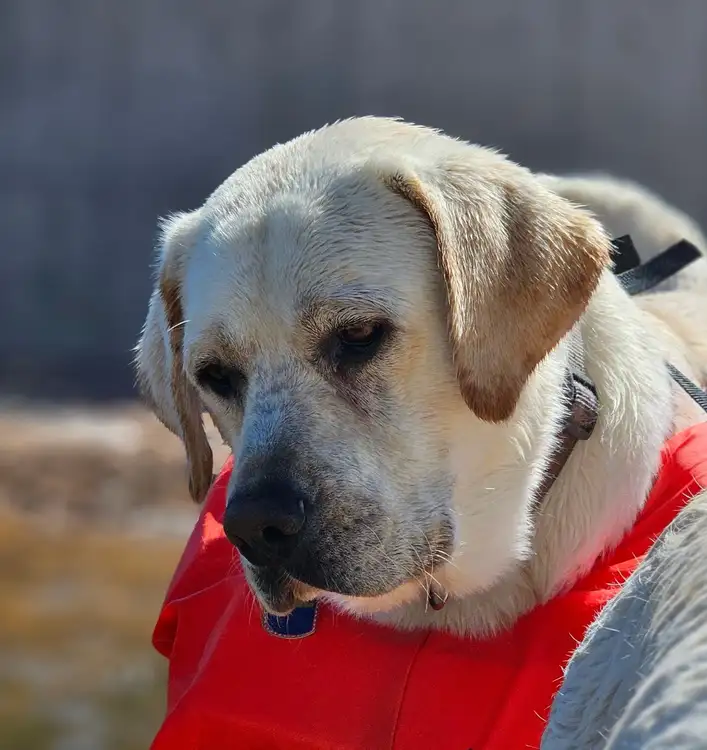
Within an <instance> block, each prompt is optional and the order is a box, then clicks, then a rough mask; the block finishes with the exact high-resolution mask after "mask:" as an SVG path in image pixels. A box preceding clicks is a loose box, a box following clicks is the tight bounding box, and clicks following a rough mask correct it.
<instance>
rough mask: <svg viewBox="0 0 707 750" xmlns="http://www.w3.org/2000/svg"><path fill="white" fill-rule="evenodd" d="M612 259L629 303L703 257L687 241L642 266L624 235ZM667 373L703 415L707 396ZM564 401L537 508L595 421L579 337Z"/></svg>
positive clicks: (595, 399) (572, 348)
mask: <svg viewBox="0 0 707 750" xmlns="http://www.w3.org/2000/svg"><path fill="white" fill-rule="evenodd" d="M611 244H612V247H613V256H614V267H613V270H614V273H615V274H616V277H617V278H618V280H619V282H620V283H621V285H622V286H623V288H624V289H625V290H626V293H627V294H628V295H629V296H631V297H634V296H636V295H638V294H642V293H643V292H646V291H648V290H649V289H652V288H653V287H655V286H657V285H658V284H660V283H661V282H663V281H665V280H666V279H668V278H670V277H671V276H674V275H675V274H676V273H678V271H681V270H682V269H683V268H685V267H686V266H688V265H690V263H692V262H693V261H695V260H697V259H698V258H700V257H702V253H701V252H700V251H699V250H698V249H697V248H696V247H695V246H694V245H693V244H692V243H690V242H688V241H687V240H680V242H676V243H675V244H674V245H671V246H670V247H669V248H668V249H667V250H664V251H663V252H662V253H660V254H659V255H657V256H655V257H654V258H651V259H650V260H649V261H646V262H645V263H643V264H641V261H640V256H639V254H638V252H637V250H636V248H635V246H634V244H633V240H632V239H631V237H630V236H629V235H623V236H622V237H618V238H616V239H615V240H612V242H611ZM666 367H667V370H668V372H669V374H670V376H671V377H672V378H673V380H674V381H675V382H676V383H677V384H678V385H679V386H680V387H681V388H682V389H683V390H684V391H685V392H686V393H687V394H688V395H689V396H690V397H691V398H692V399H693V400H694V401H695V402H696V403H697V404H699V406H701V407H702V409H704V410H705V411H707V394H705V392H704V391H703V390H702V389H701V388H700V387H699V386H697V385H695V383H693V382H692V381H691V380H690V379H689V378H687V377H686V376H685V375H683V373H681V372H680V370H678V369H677V368H676V367H675V366H674V365H672V364H671V363H670V362H666ZM563 399H564V401H565V402H566V404H567V417H566V420H565V424H564V426H563V427H562V431H561V432H560V435H559V442H558V445H557V448H556V449H555V452H554V453H553V455H552V458H551V459H550V462H549V464H548V468H547V469H546V473H545V477H544V479H543V481H542V483H541V485H540V487H539V488H538V492H537V495H536V498H537V502H538V503H540V502H542V501H543V499H544V498H545V496H546V495H547V493H548V492H549V491H550V488H551V487H552V485H553V484H554V483H555V480H556V479H557V477H558V476H559V475H560V472H561V471H562V469H563V467H564V465H565V464H566V463H567V460H568V459H569V457H570V455H571V454H572V451H573V450H574V447H575V446H576V445H577V443H578V442H579V441H580V440H589V438H590V437H591V436H592V432H593V431H594V427H595V426H596V423H597V418H598V416H599V396H598V394H597V389H596V386H595V385H594V383H593V382H592V379H591V378H590V377H589V376H588V375H587V372H586V369H585V366H584V347H583V344H582V339H581V336H580V334H579V331H578V330H577V329H576V328H574V329H572V331H570V333H569V355H568V361H567V373H566V375H565V381H564V386H563Z"/></svg>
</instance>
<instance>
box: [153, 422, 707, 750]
mask: <svg viewBox="0 0 707 750" xmlns="http://www.w3.org/2000/svg"><path fill="white" fill-rule="evenodd" d="M231 466H232V462H231V461H230V460H229V462H228V463H227V464H226V466H225V467H224V469H223V471H222V473H221V475H220V477H219V479H218V480H217V482H216V483H215V484H214V487H213V488H212V490H211V492H210V494H209V497H208V499H207V501H206V504H205V506H204V508H203V511H202V513H201V516H200V518H199V521H198V523H197V525H196V528H195V529H194V532H193V534H192V536H191V538H190V539H189V542H188V544H187V547H186V550H185V552H184V554H183V557H182V559H181V561H180V563H179V566H178V568H177V571H176V573H175V575H174V579H173V581H172V583H171V585H170V587H169V590H168V593H167V597H166V601H165V603H164V606H163V609H162V611H161V614H160V616H159V620H158V622H157V626H156V628H155V631H154V637H153V643H154V645H155V648H157V649H158V651H160V652H161V653H162V654H164V655H165V656H166V657H167V658H168V659H169V687H168V706H167V715H166V718H165V720H164V722H163V724H162V727H161V728H160V730H159V732H158V734H157V737H156V738H155V740H154V743H153V745H152V750H383V749H384V748H385V749H391V750H429V749H430V748H435V750H470V749H473V750H515V748H523V749H524V748H537V747H538V746H539V744H540V739H541V736H542V733H543V730H544V727H545V723H546V720H547V716H548V713H549V709H550V704H551V702H552V699H553V696H554V694H555V692H556V691H557V689H558V688H559V686H560V682H561V679H562V668H563V665H564V664H565V663H566V662H567V660H568V658H569V656H570V655H571V653H572V650H573V649H574V647H575V645H576V644H577V643H578V642H579V641H580V640H581V639H582V637H583V635H584V632H585V629H586V627H587V626H588V625H589V623H590V622H591V621H592V620H593V619H594V618H595V617H596V615H597V614H598V612H599V611H600V610H601V608H602V607H603V606H604V605H605V604H606V603H607V602H608V601H609V600H610V599H611V598H612V597H613V596H615V595H616V593H617V592H618V591H619V589H620V586H621V584H622V583H623V582H624V581H625V580H626V578H627V577H628V576H629V575H630V574H631V572H632V571H633V570H634V569H635V568H636V566H637V565H638V564H639V563H640V562H641V560H642V559H643V557H644V556H645V554H646V553H647V551H648V550H649V549H650V547H651V545H652V544H653V542H654V541H655V539H656V537H657V536H658V535H659V534H660V533H661V532H662V531H663V530H664V529H665V527H666V526H668V524H669V523H670V522H671V521H672V519H673V518H674V517H675V516H676V515H677V513H678V512H679V511H680V509H681V508H682V507H683V506H684V505H685V503H686V502H687V501H688V500H689V498H690V497H692V496H693V495H694V494H696V493H697V492H698V491H699V490H700V488H701V487H705V486H707V423H705V424H700V425H696V426H694V427H692V428H690V429H688V430H686V431H684V432H681V433H680V434H679V435H676V436H675V437H673V438H672V439H670V440H669V441H668V442H667V443H666V444H665V446H664V449H663V453H662V463H661V469H660V473H659V474H658V477H657V479H656V482H655V485H654V487H653V490H652V491H651V494H650V496H649V498H648V501H647V503H646V506H645V508H644V510H643V511H642V512H641V514H640V516H639V518H638V520H637V521H636V524H635V525H634V527H633V528H632V530H631V531H630V532H629V533H628V534H627V536H626V537H625V538H624V540H623V541H622V542H621V544H620V545H619V546H618V547H617V548H616V549H615V550H614V551H612V552H611V553H609V554H607V555H606V556H605V557H604V558H603V559H601V560H600V561H598V562H597V564H596V565H595V567H594V569H593V570H592V572H591V573H590V574H589V575H587V576H586V577H585V578H583V579H582V580H581V581H579V582H578V583H577V584H576V585H575V586H574V587H573V588H572V589H571V590H570V591H568V592H567V593H565V594H562V595H560V596H558V597H556V598H555V599H553V600H552V601H550V602H549V603H548V604H546V605H544V606H542V607H539V608H537V609H535V610H533V611H532V612H530V613H529V614H527V615H525V616H524V617H523V618H521V619H520V620H519V621H518V622H517V624H516V625H515V626H514V627H513V628H512V629H511V630H509V631H507V632H505V633H503V634H501V635H499V636H497V637H495V638H492V639H489V640H473V639H461V638H458V637H455V636H452V635H449V634H446V633H440V632H436V631H433V632H412V633H403V632H398V631H396V630H394V629H392V628H386V627H382V626H378V625H375V624H373V623H371V622H367V621H364V620H358V619H355V618H352V617H349V616H347V615H344V614H341V613H334V612H332V611H331V610H330V609H329V608H328V607H326V606H319V607H318V614H317V620H316V625H315V627H314V632H313V633H312V634H311V635H308V636H307V637H304V638H300V639H297V640H288V639H286V638H278V637H276V636H275V635H273V634H272V633H270V632H268V630H267V629H266V628H265V627H264V625H263V619H262V617H261V614H260V611H259V609H258V607H257V606H256V604H255V602H254V600H253V597H252V595H251V594H250V592H249V591H248V589H247V586H246V584H245V581H244V580H243V576H242V573H241V571H240V569H239V568H238V566H237V563H236V559H237V555H236V554H235V552H234V549H233V547H232V546H231V545H230V544H229V542H228V541H227V540H226V538H225V537H224V534H223V530H222V528H221V517H222V514H223V510H224V504H225V488H226V485H227V482H228V477H229V475H230V472H231Z"/></svg>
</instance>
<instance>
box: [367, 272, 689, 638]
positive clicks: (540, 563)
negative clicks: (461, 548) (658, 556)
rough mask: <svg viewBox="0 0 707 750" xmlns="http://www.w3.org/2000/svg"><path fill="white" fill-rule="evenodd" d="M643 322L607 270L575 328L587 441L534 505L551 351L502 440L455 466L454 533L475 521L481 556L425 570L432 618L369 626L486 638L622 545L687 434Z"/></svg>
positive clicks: (396, 614) (553, 390) (549, 408)
mask: <svg viewBox="0 0 707 750" xmlns="http://www.w3.org/2000/svg"><path fill="white" fill-rule="evenodd" d="M644 315H645V314H644V313H643V312H642V311H641V310H640V309H639V308H638V307H637V306H636V305H635V304H634V303H633V302H632V301H631V300H629V299H628V298H627V297H626V295H625V294H624V292H623V291H622V290H621V289H620V288H619V285H618V283H617V282H616V280H615V279H614V277H613V276H612V275H611V274H609V273H608V272H607V274H606V275H605V277H604V278H603V279H602V281H601V282H600V285H599V288H598V289H597V291H596V293H595V295H594V297H593V298H592V301H591V302H590V304H589V306H588V308H587V310H586V312H585V314H584V316H583V319H582V320H581V321H580V323H579V331H580V334H581V338H582V342H583V345H584V349H585V360H586V369H587V374H588V375H589V376H590V377H591V378H592V380H593V381H594V383H595V385H596V387H597V391H598V393H599V398H600V403H601V408H600V415H599V419H598V422H597V425H596V427H595V429H594V433H593V435H592V437H591V438H590V439H589V440H588V441H586V442H581V443H579V444H578V445H577V446H576V447H575V449H574V451H573V453H572V455H571V456H570V458H569V460H568V461H567V463H566V464H565V466H564V467H563V469H562V471H561V472H560V474H559V476H558V477H557V479H556V480H555V482H554V483H553V485H552V487H551V489H550V491H549V492H548V494H547V495H546V496H545V498H544V499H543V502H542V504H541V505H540V506H539V507H534V503H533V493H532V488H534V487H537V486H539V484H540V482H541V479H542V476H543V471H544V470H545V467H546V465H547V458H548V456H550V455H551V453H552V450H553V448H554V446H555V444H556V440H557V436H558V433H559V425H560V424H561V419H562V412H563V407H562V399H561V395H560V394H561V388H562V379H563V377H564V374H565V372H566V363H567V349H566V346H564V345H561V346H559V347H558V348H557V350H556V351H554V352H553V353H551V354H550V355H549V356H548V357H547V358H546V360H545V361H544V362H543V363H542V365H541V367H539V368H538V371H537V372H536V373H535V374H534V375H533V377H532V379H531V381H530V382H529V383H528V386H527V388H526V393H525V394H524V397H523V399H522V401H521V403H520V404H519V407H518V411H517V416H516V418H515V419H514V420H513V425H509V426H507V427H506V428H505V429H506V433H505V434H500V435H498V436H497V437H496V442H495V444H489V446H488V447H487V448H486V449H485V450H484V453H483V456H481V457H480V458H479V457H477V456H472V455H468V454H469V453H471V452H472V451H474V450H475V447H476V446H475V445H473V444H471V441H469V442H467V444H466V451H467V455H465V456H458V457H456V458H457V460H458V475H459V476H460V481H459V483H458V487H457V492H456V496H455V505H456V508H457V510H458V513H459V524H460V528H461V536H462V538H463V537H464V533H465V528H464V527H465V526H466V527H467V531H468V532H469V534H471V533H472V531H473V527H474V524H481V525H484V524H486V525H487V529H486V531H487V534H486V536H487V538H488V554H483V555H480V554H477V555H474V554H473V551H472V553H471V554H469V555H468V559H467V558H466V556H465V554H464V553H463V552H462V554H461V555H459V556H458V558H457V559H455V560H453V561H452V563H450V564H449V565H446V566H445V567H444V568H442V569H440V570H439V571H435V578H436V579H437V580H438V581H439V583H440V585H441V586H442V587H443V588H446V589H447V591H449V593H450V596H449V599H448V601H447V603H446V606H445V607H444V608H443V609H442V610H440V611H431V610H430V608H429V607H428V606H426V603H423V602H420V601H415V602H411V603H409V604H407V605H403V606H400V607H398V608H397V609H394V610H391V611H390V612H386V613H379V614H375V615H374V617H376V619H380V620H382V621H385V622H388V623H390V624H393V625H395V626H398V627H433V628H443V629H450V630H452V631H455V632H459V633H464V634H473V635H485V634H489V633H492V632H495V631H498V630H500V629H503V628H505V627H508V626H509V625H510V624H512V623H513V622H514V621H515V620H516V619H517V618H518V617H519V616H520V615H521V614H523V613H524V612H526V611H528V610H529V609H531V608H533V607H534V606H536V605H538V604H540V603H542V602H543V601H546V600H547V599H549V598H551V597H552V596H553V595H554V594H556V593H558V592H559V591H560V590H562V589H563V588H566V587H568V586H570V585H571V584H572V583H573V582H575V581H576V580H577V579H578V578H579V577H580V576H581V575H582V574H584V573H585V572H587V571H588V570H589V568H590V567H591V566H592V564H593V563H594V562H595V560H596V559H597V557H598V556H599V555H600V554H601V553H602V552H603V551H604V550H606V549H609V548H611V547H612V546H615V545H616V544H617V543H618V542H619V541H620V539H621V537H622V536H623V535H624V534H625V532H626V531H627V530H628V529H629V528H630V527H631V525H632V524H633V523H634V521H635V518H636V516H637V515H638V513H639V512H640V510H641V508H642V507H643V504H644V502H645V500H646V497H647V495H648V493H649V491H650V488H651V485H652V482H653V478H654V475H655V472H656V469H657V467H658V463H659V460H660V451H661V447H662V445H663V443H664V441H665V440H666V438H667V437H669V435H670V434H671V433H672V432H673V430H674V429H675V427H676V426H679V427H682V426H686V425H676V406H675V399H674V394H675V391H674V389H673V386H672V383H671V380H670V376H669V375H668V373H667V370H666V367H665V364H664V354H665V352H664V349H663V348H662V345H661V342H660V341H659V340H657V338H656V337H655V335H653V334H651V333H650V332H649V330H650V329H649V327H648V326H646V325H645V322H644V321H645V318H644ZM483 463H485V465H486V469H485V470H483V471H482V470H481V465H482V464H483ZM462 466H465V467H467V468H465V469H462V468H461V467H462ZM480 481H481V483H482V484H483V489H482V490H481V491H480V489H479V482H480ZM480 493H481V494H482V495H485V497H484V498H483V499H482V500H481V502H483V503H484V506H483V507H484V510H483V511H482V512H481V513H479V512H478V511H476V510H475V511H471V512H468V509H469V508H472V507H473V508H476V509H478V508H479V507H480V505H479V504H480V499H479V495H480ZM472 498H473V501H472ZM504 524H505V528H501V526H502V525H504ZM476 534H477V538H478V537H479V535H478V530H477V532H476ZM513 534H515V537H516V538H515V539H513V538H512V537H513ZM509 544H511V545H513V544H515V554H514V558H515V559H513V560H509V559H506V561H505V562H506V565H507V567H506V570H505V574H503V575H501V576H500V577H499V578H497V579H496V580H495V581H493V582H492V583H490V585H489V581H488V578H487V576H488V575H489V571H488V570H486V569H484V567H483V565H482V566H481V567H479V566H478V565H477V567H476V569H472V567H473V560H474V559H476V561H478V560H479V559H483V560H484V564H485V565H487V567H488V568H493V566H494V565H495V566H497V567H496V570H498V569H499V568H498V566H499V565H502V564H503V563H502V561H501V560H500V559H497V557H498V556H497V550H498V549H504V547H503V545H505V549H508V545H509ZM475 589H476V590H475ZM479 589H483V590H482V592H481V593H478V591H479ZM466 592H468V593H466Z"/></svg>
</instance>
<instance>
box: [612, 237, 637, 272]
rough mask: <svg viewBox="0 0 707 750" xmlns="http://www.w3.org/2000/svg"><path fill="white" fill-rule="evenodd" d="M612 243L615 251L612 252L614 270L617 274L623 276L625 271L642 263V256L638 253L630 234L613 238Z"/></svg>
mask: <svg viewBox="0 0 707 750" xmlns="http://www.w3.org/2000/svg"><path fill="white" fill-rule="evenodd" d="M611 244H612V247H613V251H614V252H613V253H612V257H613V261H614V269H613V270H614V273H615V274H616V275H617V276H621V274H622V273H624V272H625V271H628V270H630V269H631V268H636V267H637V266H640V265H641V256H640V255H639V254H638V250H636V246H635V245H634V244H633V240H632V239H631V235H630V234H624V235H622V236H621V237H617V238H616V239H615V240H611Z"/></svg>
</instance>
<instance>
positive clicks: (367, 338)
mask: <svg viewBox="0 0 707 750" xmlns="http://www.w3.org/2000/svg"><path fill="white" fill-rule="evenodd" d="M382 330H383V326H381V325H380V324H379V323H362V324H361V325H358V326H350V327H349V328H342V329H341V330H340V331H339V333H338V337H339V341H340V342H341V343H342V344H343V345H344V346H355V347H366V346H371V345H372V344H373V343H375V341H376V339H377V338H378V336H379V335H380V333H381V332H382Z"/></svg>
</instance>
